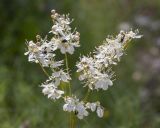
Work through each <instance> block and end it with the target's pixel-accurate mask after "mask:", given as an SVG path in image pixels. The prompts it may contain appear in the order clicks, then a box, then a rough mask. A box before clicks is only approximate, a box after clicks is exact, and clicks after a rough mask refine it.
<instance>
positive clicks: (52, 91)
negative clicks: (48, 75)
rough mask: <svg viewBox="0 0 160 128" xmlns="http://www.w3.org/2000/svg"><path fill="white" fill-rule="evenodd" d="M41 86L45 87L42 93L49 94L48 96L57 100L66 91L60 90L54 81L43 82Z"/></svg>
mask: <svg viewBox="0 0 160 128" xmlns="http://www.w3.org/2000/svg"><path fill="white" fill-rule="evenodd" d="M41 87H43V89H42V93H43V94H44V95H48V98H50V99H53V100H56V99H59V98H61V97H62V95H63V94H64V91H62V90H58V89H57V87H56V86H55V85H54V83H52V82H51V83H48V84H47V83H46V84H42V85H41Z"/></svg>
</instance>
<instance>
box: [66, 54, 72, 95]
mask: <svg viewBox="0 0 160 128" xmlns="http://www.w3.org/2000/svg"><path fill="white" fill-rule="evenodd" d="M65 60H66V70H67V73H68V75H69V67H68V57H67V53H65ZM68 85H69V94H70V96H71V83H70V81H69V83H68Z"/></svg>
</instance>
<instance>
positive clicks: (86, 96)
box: [83, 89, 90, 101]
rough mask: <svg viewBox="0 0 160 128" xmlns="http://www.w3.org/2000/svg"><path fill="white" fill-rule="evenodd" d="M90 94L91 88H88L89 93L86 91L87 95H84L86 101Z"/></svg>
mask: <svg viewBox="0 0 160 128" xmlns="http://www.w3.org/2000/svg"><path fill="white" fill-rule="evenodd" d="M89 94H90V89H88V90H87V93H86V95H85V97H84V99H83V100H84V101H86V100H87V98H88V96H89Z"/></svg>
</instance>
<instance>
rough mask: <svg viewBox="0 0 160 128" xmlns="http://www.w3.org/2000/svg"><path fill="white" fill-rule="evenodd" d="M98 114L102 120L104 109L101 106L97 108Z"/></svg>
mask: <svg viewBox="0 0 160 128" xmlns="http://www.w3.org/2000/svg"><path fill="white" fill-rule="evenodd" d="M96 112H97V115H98V117H100V118H102V117H103V114H104V109H103V108H102V107H101V106H98V107H97V111H96Z"/></svg>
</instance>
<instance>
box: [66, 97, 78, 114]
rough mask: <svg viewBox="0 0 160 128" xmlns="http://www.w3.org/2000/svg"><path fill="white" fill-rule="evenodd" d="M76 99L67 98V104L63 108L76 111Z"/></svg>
mask: <svg viewBox="0 0 160 128" xmlns="http://www.w3.org/2000/svg"><path fill="white" fill-rule="evenodd" d="M75 106H76V101H75V99H74V98H72V97H67V98H65V104H64V105H63V110H64V111H68V112H72V111H75Z"/></svg>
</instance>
